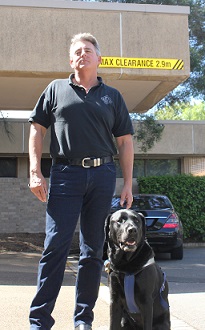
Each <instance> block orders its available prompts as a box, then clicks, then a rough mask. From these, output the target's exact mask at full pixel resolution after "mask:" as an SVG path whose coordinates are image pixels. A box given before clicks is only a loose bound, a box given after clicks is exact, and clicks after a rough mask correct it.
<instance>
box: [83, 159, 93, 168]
mask: <svg viewBox="0 0 205 330" xmlns="http://www.w3.org/2000/svg"><path fill="white" fill-rule="evenodd" d="M86 160H91V158H90V157H86V158H83V159H82V163H81V164H82V167H84V168H90V166H89V165H85V161H86Z"/></svg>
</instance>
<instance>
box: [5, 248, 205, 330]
mask: <svg viewBox="0 0 205 330" xmlns="http://www.w3.org/2000/svg"><path fill="white" fill-rule="evenodd" d="M39 258H40V254H34V253H14V252H11V253H8V252H5V253H2V254H0V297H1V299H0V324H1V326H0V328H1V330H26V329H29V323H28V314H29V306H30V302H31V300H32V298H33V296H34V294H35V291H36V274H37V266H38V261H39ZM77 262H78V261H77V258H76V256H75V255H72V256H70V257H69V258H68V262H67V266H66V271H65V277H64V282H63V286H62V288H61V291H60V294H59V297H58V299H57V302H56V306H55V309H54V312H53V316H54V318H55V321H56V323H55V325H54V327H53V330H73V322H72V317H73V310H74V295H75V276H76V271H77ZM202 299H203V301H204V299H205V293H201V294H191V296H190V295H189V294H179V295H176V294H174V295H172V294H170V295H169V301H170V309H171V323H172V330H202V328H201V329H200V328H197V327H195V325H194V324H190V322H189V321H188V320H187V318H186V314H185V315H184V316H183V318H181V317H179V313H178V312H177V309H176V306H178V307H177V308H181V310H183V309H186V310H187V309H188V311H190V312H191V313H193V312H194V313H196V315H195V316H196V317H197V315H198V313H204V307H203V306H204V305H203V304H200V301H201V302H202ZM194 306H196V307H197V308H194ZM200 306H201V307H200ZM198 307H199V309H198ZM200 308H201V310H200ZM94 313H95V320H94V322H93V330H108V329H109V289H108V287H107V278H106V274H105V273H103V274H102V278H101V286H100V291H99V298H98V301H97V303H96V306H95V310H94ZM180 315H181V314H180ZM182 315H183V313H182ZM116 330H118V329H116Z"/></svg>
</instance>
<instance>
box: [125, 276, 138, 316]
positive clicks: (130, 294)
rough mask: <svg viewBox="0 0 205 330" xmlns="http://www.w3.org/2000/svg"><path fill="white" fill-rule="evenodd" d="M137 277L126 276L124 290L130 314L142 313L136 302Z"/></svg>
mask: <svg viewBox="0 0 205 330" xmlns="http://www.w3.org/2000/svg"><path fill="white" fill-rule="evenodd" d="M134 286H135V275H125V278H124V289H125V298H126V302H127V307H128V309H129V312H130V313H138V314H139V313H140V310H139V308H138V306H137V304H136V302H135V296H134Z"/></svg>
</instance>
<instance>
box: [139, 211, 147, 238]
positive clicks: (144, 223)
mask: <svg viewBox="0 0 205 330" xmlns="http://www.w3.org/2000/svg"><path fill="white" fill-rule="evenodd" d="M138 215H139V216H140V218H141V219H142V227H143V235H144V238H145V235H146V219H145V216H144V214H142V213H138Z"/></svg>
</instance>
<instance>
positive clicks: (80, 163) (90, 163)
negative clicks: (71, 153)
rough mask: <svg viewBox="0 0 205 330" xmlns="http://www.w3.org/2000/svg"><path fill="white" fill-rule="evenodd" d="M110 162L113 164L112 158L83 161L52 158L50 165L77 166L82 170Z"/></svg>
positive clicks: (88, 158)
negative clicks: (82, 168)
mask: <svg viewBox="0 0 205 330" xmlns="http://www.w3.org/2000/svg"><path fill="white" fill-rule="evenodd" d="M110 162H113V157H112V156H107V157H100V158H92V157H85V158H83V159H67V158H53V161H52V164H53V165H55V164H62V165H77V166H82V167H84V168H90V167H91V166H92V167H96V166H100V165H102V164H106V163H110Z"/></svg>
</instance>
